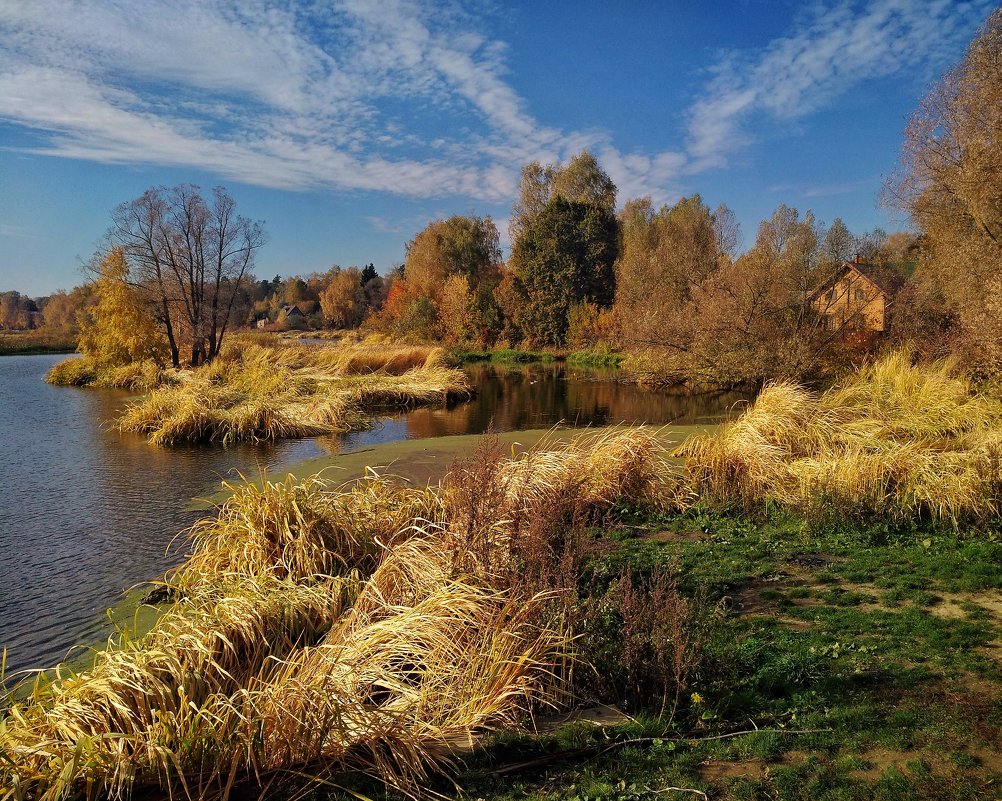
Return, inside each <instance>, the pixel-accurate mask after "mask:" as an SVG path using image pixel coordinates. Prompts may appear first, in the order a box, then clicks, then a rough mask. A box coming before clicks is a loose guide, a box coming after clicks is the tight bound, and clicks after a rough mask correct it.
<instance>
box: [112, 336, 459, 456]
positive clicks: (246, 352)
mask: <svg viewBox="0 0 1002 801" xmlns="http://www.w3.org/2000/svg"><path fill="white" fill-rule="evenodd" d="M443 353H444V352H443V351H442V350H441V349H438V348H412V347H390V346H366V345H352V346H345V347H339V346H330V345H323V346H310V345H302V344H298V343H284V342H283V343H277V344H272V345H264V346H262V345H259V344H254V343H253V342H252V341H250V340H247V339H242V338H238V339H236V340H235V341H234V342H233V343H232V344H231V345H230V347H229V348H227V349H226V350H225V351H224V352H223V354H221V356H220V357H219V358H218V359H217V360H216V361H214V362H213V363H212V364H210V365H207V366H205V367H202V368H199V369H197V370H194V371H192V372H186V373H181V374H180V375H179V379H180V380H178V381H177V382H176V383H175V384H173V385H170V386H162V387H160V388H159V389H156V390H154V391H153V392H151V393H150V394H149V395H148V396H147V397H145V398H144V399H142V400H140V401H138V402H137V403H135V404H133V405H132V406H130V407H129V408H128V409H127V410H126V412H125V413H124V415H123V416H122V418H121V419H120V420H119V426H120V427H121V428H122V429H123V430H125V431H137V432H141V433H145V434H147V435H149V438H150V441H151V442H153V443H155V444H158V445H173V444H176V443H181V442H224V443H229V442H236V441H252V442H256V441H261V440H276V439H282V438H288V437H306V436H319V435H323V434H332V433H337V432H343V431H353V430H359V429H362V428H365V427H366V426H367V425H369V420H370V418H369V417H368V414H367V413H368V412H371V411H374V410H376V409H379V408H389V407H392V408H400V407H407V406H412V405H422V404H435V403H445V402H447V401H449V400H452V399H460V398H468V397H469V395H470V392H471V390H470V386H469V384H468V383H467V381H466V379H465V377H464V375H463V373H462V372H461V371H459V370H455V369H452V368H449V367H446V366H444V364H443Z"/></svg>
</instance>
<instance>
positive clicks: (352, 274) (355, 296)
mask: <svg viewBox="0 0 1002 801" xmlns="http://www.w3.org/2000/svg"><path fill="white" fill-rule="evenodd" d="M320 310H321V311H322V312H323V315H324V319H325V320H327V322H328V323H330V325H331V326H332V327H334V328H354V327H355V326H357V325H358V324H359V323H360V322H362V317H363V316H364V315H365V289H364V288H363V287H362V271H361V270H359V269H358V268H357V267H349V268H348V269H347V270H339V271H338V272H336V273H334V274H333V275H332V276H331V279H330V283H329V284H327V286H326V287H324V289H323V290H321V292H320Z"/></svg>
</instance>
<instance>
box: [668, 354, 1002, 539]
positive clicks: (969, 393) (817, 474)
mask: <svg viewBox="0 0 1002 801" xmlns="http://www.w3.org/2000/svg"><path fill="white" fill-rule="evenodd" d="M677 454H678V455H680V456H682V457H684V458H685V460H686V474H687V478H688V481H689V482H690V487H691V488H692V489H693V491H694V492H696V493H698V494H700V495H703V496H709V497H712V498H716V499H718V500H722V501H726V502H737V503H741V504H745V505H747V504H755V503H761V502H763V501H778V502H780V503H784V504H789V505H792V506H796V507H799V508H801V509H804V510H805V511H808V512H810V511H812V510H813V511H817V510H828V511H831V510H832V509H837V510H839V512H840V513H844V514H848V515H851V516H853V517H857V518H859V517H867V516H875V515H880V516H885V517H890V518H892V519H897V520H909V519H918V518H925V519H932V520H937V521H945V522H949V523H952V524H954V525H957V524H958V523H959V522H961V521H964V520H970V521H986V520H989V519H990V518H993V517H997V515H998V513H999V510H1000V508H1002V402H1000V401H999V400H997V399H996V398H992V397H988V396H987V395H985V394H982V393H980V392H979V391H978V390H977V388H976V387H975V386H974V385H973V384H972V383H971V381H970V380H969V379H968V378H966V377H965V376H964V375H962V374H961V373H960V372H959V371H958V369H957V366H956V365H955V364H953V363H951V362H939V363H936V364H933V365H913V364H912V362H911V358H910V354H909V353H907V352H896V353H893V354H891V355H889V356H887V357H885V358H883V359H881V360H880V361H877V362H875V363H874V364H871V365H869V366H866V367H864V368H862V369H860V370H859V371H858V372H857V373H855V374H854V375H852V376H850V377H848V378H846V379H844V380H843V381H841V382H840V383H838V384H836V385H835V386H833V387H832V388H831V389H829V390H827V391H825V392H822V393H814V392H810V391H808V390H806V389H804V388H802V387H799V386H796V385H793V384H788V383H778V384H772V385H769V386H767V387H766V388H765V389H764V390H763V391H762V393H761V394H760V395H759V397H758V399H757V400H756V401H755V403H754V405H753V406H751V407H750V408H749V409H748V410H747V411H746V412H745V413H744V414H743V415H742V416H741V417H740V418H738V419H737V420H736V421H734V422H732V423H729V424H727V425H725V426H723V427H722V428H721V429H720V430H718V431H717V432H716V433H713V434H709V435H704V436H701V437H696V438H692V439H690V440H688V441H687V442H685V443H683V445H682V446H681V447H680V448H679V449H678V451H677Z"/></svg>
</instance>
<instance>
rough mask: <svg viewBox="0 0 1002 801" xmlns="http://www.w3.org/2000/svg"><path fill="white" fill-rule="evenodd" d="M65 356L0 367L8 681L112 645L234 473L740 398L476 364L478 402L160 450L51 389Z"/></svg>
mask: <svg viewBox="0 0 1002 801" xmlns="http://www.w3.org/2000/svg"><path fill="white" fill-rule="evenodd" d="M63 358H66V357H65V356H58V355H43V356H6V357H0V442H2V443H3V456H2V459H0V647H5V648H6V649H7V677H8V679H11V678H16V676H15V675H14V674H16V673H18V672H19V671H22V670H26V669H34V668H43V667H49V666H51V665H53V664H54V663H56V662H58V661H60V660H62V659H64V658H65V657H66V655H67V652H68V649H70V648H71V647H72V646H73V645H74V644H75V643H81V642H85V643H94V642H97V641H100V640H101V639H103V638H104V637H106V636H107V634H108V628H109V626H108V623H107V620H106V618H105V616H104V611H105V610H106V609H107V608H108V607H110V606H112V605H114V604H115V603H117V602H118V601H120V600H121V598H122V593H123V591H124V590H126V589H128V588H129V587H131V586H133V585H136V584H138V583H141V582H144V581H147V580H149V579H153V578H156V577H158V576H162V575H163V573H164V571H165V570H166V569H167V568H168V567H170V566H171V565H172V564H173V563H176V561H177V560H178V559H179V558H180V555H181V547H180V546H179V547H176V548H174V549H173V550H172V552H171V553H170V554H168V553H167V549H168V546H169V545H170V543H171V542H172V540H174V538H175V535H176V534H177V533H178V532H179V531H182V530H183V529H185V528H187V527H188V526H190V525H191V524H192V523H193V522H194V521H195V519H197V516H198V514H199V512H197V511H195V510H194V509H193V508H192V503H191V501H192V500H193V499H196V498H202V497H207V496H208V495H210V494H212V493H213V492H215V491H217V490H218V489H219V482H220V481H221V480H223V479H225V478H234V477H235V476H236V475H237V472H238V471H239V472H240V473H243V474H244V475H257V474H259V473H260V471H261V470H267V471H268V472H269V473H274V472H277V471H280V470H282V469H283V468H285V467H288V466H291V465H293V464H295V463H298V462H301V461H304V460H306V459H309V458H312V457H315V456H322V455H327V454H329V453H330V452H331V451H332V450H333V451H335V452H337V451H346V450H355V449H358V448H361V447H367V446H371V445H373V444H377V443H385V442H392V441H396V440H401V439H405V438H423V437H437V436H445V435H450V434H478V433H483V432H484V431H487V430H488V429H489V428H490V427H493V428H494V430H496V431H515V430H524V429H532V428H546V427H549V426H552V425H555V424H557V423H560V422H564V423H568V424H572V425H581V426H585V425H592V426H598V425H609V424H614V423H651V424H663V423H669V422H678V423H692V422H700V421H703V420H710V419H716V418H719V417H720V415H721V414H722V413H723V412H725V411H726V410H727V409H728V408H729V407H731V406H732V405H733V404H735V403H736V402H739V401H740V400H742V399H743V397H744V396H741V395H738V394H728V395H715V396H698V397H685V396H671V395H664V394H659V393H655V392H650V391H646V390H644V389H641V388H639V387H636V386H633V385H629V384H622V383H618V382H615V381H613V380H611V379H610V376H608V375H606V376H603V375H601V374H596V373H591V372H580V371H574V370H569V369H565V368H564V367H563V366H562V365H560V364H553V365H542V364H534V365H528V366H525V367H519V368H512V369H508V368H500V367H495V366H493V365H490V364H479V365H472V366H471V367H469V368H468V372H469V374H470V377H471V380H472V381H473V383H474V384H475V385H476V386H477V389H478V394H477V398H476V399H475V400H474V401H472V402H469V403H463V404H457V405H454V406H451V407H449V408H438V409H434V408H425V409H414V410H411V411H408V412H406V413H400V414H394V415H387V416H382V417H380V418H378V421H377V423H376V425H375V427H374V428H373V429H372V430H370V431H365V432H358V433H354V434H349V435H346V436H344V437H336V438H332V437H325V438H322V439H302V440H288V441H283V442H279V443H277V444H275V445H253V446H252V445H238V446H234V447H230V448H222V447H212V446H192V447H180V448H171V449H164V448H156V447H153V446H151V445H149V444H148V443H147V442H146V441H145V439H143V438H142V437H140V436H137V435H132V434H122V433H120V432H118V431H117V430H116V429H115V428H114V427H113V425H112V423H113V421H114V419H115V417H116V416H117V414H118V413H119V412H120V410H121V409H122V408H123V406H124V405H125V404H127V403H128V401H129V399H130V395H129V393H126V392H122V391H117V390H95V389H75V388H67V387H51V386H49V385H47V384H45V383H44V382H43V380H42V379H43V377H44V375H45V373H46V372H47V370H48V369H49V367H51V366H52V365H53V364H54V363H55V362H57V361H59V360H60V359H63Z"/></svg>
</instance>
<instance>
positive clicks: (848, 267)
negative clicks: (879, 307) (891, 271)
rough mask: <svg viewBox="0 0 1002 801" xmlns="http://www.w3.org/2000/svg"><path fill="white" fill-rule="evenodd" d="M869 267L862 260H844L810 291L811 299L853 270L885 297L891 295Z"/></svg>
mask: <svg viewBox="0 0 1002 801" xmlns="http://www.w3.org/2000/svg"><path fill="white" fill-rule="evenodd" d="M868 267H870V265H869V264H867V263H866V262H862V261H844V262H842V266H841V267H839V268H838V269H837V270H836V271H835V272H834V273H833V274H832V275H830V276H828V278H827V279H825V281H824V282H823V283H822V284H821V286H819V287H818V288H817V289H815V290H814V292H812V293H811V299H812V300H813V299H814V298H816V297H817V296H818V295H820V294H821V293H822V292H827V291H828V290H829V289H831V288H832V287H833V286H834V285H835V284H836V283H837V282H838V281H839V280H840V279H841V278H842V276H844V275H845V274H846V273H850V272H854V273H858V274H859V275H860V276H861V277H862V278H863V280H865V281H867V282H868V283H870V284H872V285H873V287H874V288H875V289H876V290H877V291H878V292H880V293H881V294H882V295H884V296H885V297H887V296H889V295H891V292H890V291H889V290H888V288H887V287H886V286H885V285H884V283H883V281H880V280H878V279H876V278H874V276H873V273H872V272H871V271H870V270H869V269H867V268H868Z"/></svg>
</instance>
